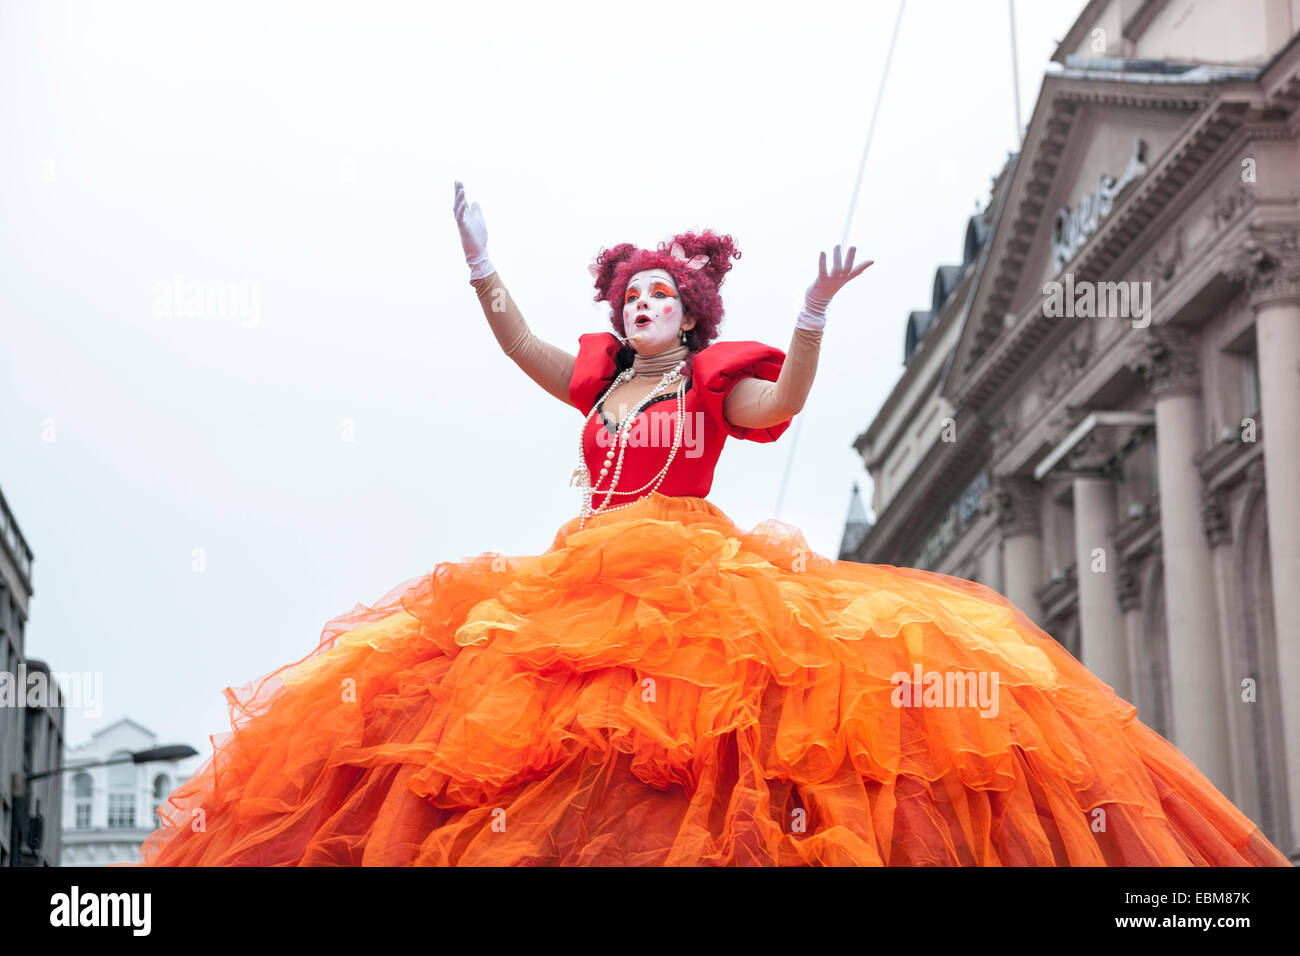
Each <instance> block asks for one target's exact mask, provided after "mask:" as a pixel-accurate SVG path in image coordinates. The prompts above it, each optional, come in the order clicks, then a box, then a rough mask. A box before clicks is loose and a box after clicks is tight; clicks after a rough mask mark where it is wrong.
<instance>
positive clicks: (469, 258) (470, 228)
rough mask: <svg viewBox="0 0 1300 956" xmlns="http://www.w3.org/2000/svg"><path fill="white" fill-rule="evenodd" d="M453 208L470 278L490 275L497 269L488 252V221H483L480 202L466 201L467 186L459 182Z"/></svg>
mask: <svg viewBox="0 0 1300 956" xmlns="http://www.w3.org/2000/svg"><path fill="white" fill-rule="evenodd" d="M452 210H453V211H454V212H455V213H456V226H457V227H458V228H459V229H460V244H461V247H462V248H463V249H464V250H465V262H466V263H468V265H469V277H470V279H471V280H474V279H482V278H484V277H486V276H490V275H491V274H492V273H494V272H496V271H497V270H496V266H494V265H492V260H491V259H489V258H488V254H487V223H485V222H484V221H483V213H481V212H479V208H478V203H474V205H472V206H471V205H468V204H467V203H466V201H465V187H464V185H463V184H461V183H459V182H457V183H456V201H455V204H454V205H453V206H452Z"/></svg>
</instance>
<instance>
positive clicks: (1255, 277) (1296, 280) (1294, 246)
mask: <svg viewBox="0 0 1300 956" xmlns="http://www.w3.org/2000/svg"><path fill="white" fill-rule="evenodd" d="M1225 271H1226V272H1227V274H1228V275H1229V276H1230V277H1231V278H1233V279H1236V280H1237V281H1238V282H1243V283H1245V285H1246V291H1247V292H1249V293H1250V304H1251V306H1252V307H1254V308H1255V309H1261V308H1263V307H1264V306H1267V305H1272V304H1275V303H1280V302H1300V242H1298V236H1297V230H1296V228H1295V227H1294V226H1291V227H1289V228H1286V227H1283V228H1263V227H1257V228H1253V229H1251V230H1250V231H1249V233H1248V234H1247V236H1246V238H1245V239H1244V240H1243V241H1242V242H1241V243H1240V244H1239V245H1238V246H1237V247H1236V248H1235V249H1234V250H1232V252H1231V253H1230V254H1229V258H1228V265H1227V268H1226V270H1225Z"/></svg>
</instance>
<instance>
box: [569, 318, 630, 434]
mask: <svg viewBox="0 0 1300 956" xmlns="http://www.w3.org/2000/svg"><path fill="white" fill-rule="evenodd" d="M620 347H621V346H620V344H619V341H618V336H616V335H614V333H613V332H586V333H584V334H582V335H579V336H578V356H577V358H576V359H574V362H573V378H572V379H570V380H569V404H570V405H572V406H573V407H574V408H576V409H577V410H578V411H580V412H582V413H583V414H584V415H585V414H587V413H588V412H590V411H591V407H592V406H593V405H595V404H596V400H597V399H598V398H600V396H601V394H602V393H603V392H604V391H605V389H607V388H609V383H610V382H612V381H614V356H616V355H617V354H618V350H619V348H620Z"/></svg>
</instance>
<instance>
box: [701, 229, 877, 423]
mask: <svg viewBox="0 0 1300 956" xmlns="http://www.w3.org/2000/svg"><path fill="white" fill-rule="evenodd" d="M856 252H857V248H856V247H854V246H850V247H849V255H848V261H847V262H846V263H844V264H843V265H841V264H840V247H839V246H836V247H835V265H834V267H833V268H832V269H831V270H830V271H829V272H828V271H827V269H826V253H824V252H823V253H822V254H821V262H820V265H819V268H818V276H817V278H816V279H815V280H813V284H812V285H810V286H809V287H808V291H807V292H805V293H804V307H803V309H802V311H800V313H799V317H798V318H797V319H796V320H795V330H794V335H793V337H792V338H791V339H790V350H789V351H788V352H787V353H786V356H785V361H784V362H783V363H781V372H780V374H779V375H777V377H776V381H775V382H768V381H765V380H763V379H759V378H745V379H741V380H740V381H739V382H737V383H736V384H735V385H734V386H733V387H732V389H731V392H730V393H729V394H728V395H727V399H726V401H725V402H724V404H723V408H722V411H723V414H724V415H725V416H726V418H727V421H729V422H731V423H732V424H733V425H739V426H740V427H742V428H771V427H772V426H773V425H779V424H780V423H781V422H784V421H789V419H790V418H791V417H792V416H793V415H796V414H798V413H799V412H801V411H803V407H804V403H805V402H806V401H807V400H808V393H809V392H811V391H812V383H813V378H814V377H815V376H816V374H817V358H818V355H819V354H820V350H821V340H822V332H823V329H824V328H825V326H826V307H827V306H828V305H829V304H830V301H831V299H832V298H833V297H834V295H835V293H836V292H838V291H839V290H840V289H842V288H843V287H844V285H845V284H846V283H847V282H848V281H849V280H850V279H852V278H853V277H854V276H858V275H861V274H862V273H863V272H865V271H866V268H867V266H869V265H871V261H868V262H866V263H863V264H862V265H861V266H859V267H858V268H857V269H854V268H853V256H854V254H855V253H856ZM872 261H874V260H872Z"/></svg>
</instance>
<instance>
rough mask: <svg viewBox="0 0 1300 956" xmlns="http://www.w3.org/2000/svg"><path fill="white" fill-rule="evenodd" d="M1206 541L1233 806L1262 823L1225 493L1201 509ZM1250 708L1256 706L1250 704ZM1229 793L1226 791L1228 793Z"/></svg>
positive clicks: (1209, 494) (1210, 497) (1213, 495)
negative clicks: (1249, 744)
mask: <svg viewBox="0 0 1300 956" xmlns="http://www.w3.org/2000/svg"><path fill="white" fill-rule="evenodd" d="M1201 515H1202V518H1203V519H1204V526H1205V539H1206V541H1208V542H1209V545H1210V560H1211V561H1212V562H1213V564H1214V596H1215V604H1216V605H1217V606H1218V609H1219V638H1220V640H1219V653H1220V655H1221V656H1222V658H1223V665H1222V666H1223V681H1222V683H1223V694H1224V696H1223V702H1224V706H1225V708H1226V710H1227V715H1228V741H1229V746H1228V756H1229V758H1230V760H1231V761H1232V792H1231V793H1230V794H1229V796H1231V797H1232V802H1233V803H1235V804H1236V805H1237V806H1238V807H1239V808H1240V809H1241V810H1242V812H1244V813H1245V814H1246V815H1247V816H1248V817H1250V818H1251V819H1252V820H1256V821H1258V820H1259V808H1260V802H1259V786H1258V781H1257V780H1256V777H1255V773H1254V768H1253V765H1252V763H1251V762H1250V760H1249V752H1248V751H1247V749H1246V747H1245V746H1243V741H1244V740H1245V738H1246V736H1247V734H1248V728H1246V727H1243V723H1244V721H1243V719H1242V718H1243V715H1242V711H1241V707H1242V704H1241V685H1240V683H1239V681H1240V679H1241V677H1242V673H1241V665H1240V664H1239V663H1238V662H1237V653H1236V645H1235V641H1234V637H1233V635H1234V634H1240V633H1241V630H1242V625H1241V617H1240V611H1237V612H1236V613H1234V608H1233V600H1232V599H1233V590H1232V585H1231V581H1232V579H1233V577H1235V575H1236V569H1235V568H1234V567H1233V561H1232V529H1231V526H1230V523H1229V521H1228V512H1227V508H1226V507H1225V505H1224V500H1223V493H1222V492H1218V491H1209V490H1207V491H1206V493H1205V500H1204V502H1203V503H1202V505H1201ZM1249 706H1252V707H1253V706H1256V705H1254V704H1251V705H1249ZM1225 793H1227V791H1225Z"/></svg>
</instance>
